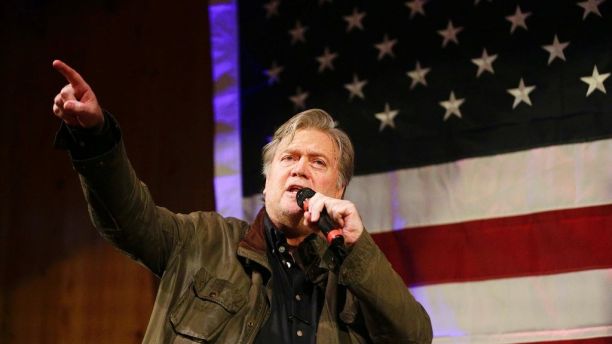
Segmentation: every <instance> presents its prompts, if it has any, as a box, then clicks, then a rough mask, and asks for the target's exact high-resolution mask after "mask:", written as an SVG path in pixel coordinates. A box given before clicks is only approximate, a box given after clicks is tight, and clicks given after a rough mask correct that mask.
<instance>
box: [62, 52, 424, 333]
mask: <svg viewBox="0 0 612 344" xmlns="http://www.w3.org/2000/svg"><path fill="white" fill-rule="evenodd" d="M53 66H54V68H55V69H57V70H58V71H59V72H60V73H61V74H62V75H64V77H65V78H66V79H67V80H68V82H69V84H68V85H66V86H65V87H64V88H63V89H62V90H61V92H60V93H59V94H58V95H57V96H56V97H55V100H54V104H53V113H54V114H55V115H56V116H57V117H59V118H61V119H62V120H63V122H64V125H62V127H61V128H60V131H59V133H58V137H57V141H56V144H57V145H58V146H60V147H64V148H66V149H68V150H69V151H70V154H71V157H72V159H73V164H74V166H75V169H76V170H77V172H78V173H79V175H80V178H81V182H82V185H83V190H84V193H85V197H86V199H87V201H88V202H89V205H90V207H89V209H90V213H91V217H92V220H93V222H94V224H95V226H96V228H97V229H98V230H99V231H100V233H101V235H102V236H104V237H105V238H106V239H108V240H110V241H111V242H112V243H113V244H114V245H115V246H117V247H119V248H120V249H122V250H124V251H125V252H126V253H128V254H129V255H130V256H131V257H133V258H134V259H136V260H138V261H139V262H141V263H142V264H144V265H145V266H146V267H148V268H149V269H150V270H151V271H152V272H153V273H155V274H156V275H157V276H159V277H160V278H161V281H160V286H159V291H158V295H157V299H156V301H155V306H154V309H153V314H152V315H151V319H150V322H149V326H148V329H147V333H146V335H145V338H144V342H147V343H192V342H206V343H370V342H374V343H429V342H431V340H432V329H431V323H430V320H429V317H428V315H427V313H426V311H425V310H424V309H423V308H422V307H421V305H420V304H419V303H418V302H416V301H415V299H414V298H413V297H412V295H410V292H409V291H408V289H407V288H406V287H405V285H404V283H403V281H402V280H401V278H400V277H399V276H398V275H397V273H395V271H393V269H392V268H391V266H390V264H389V262H388V261H387V260H386V258H385V256H384V254H383V253H382V252H381V251H380V250H379V249H378V247H377V246H376V245H375V243H374V242H373V240H372V238H371V237H370V235H369V234H368V233H367V232H366V231H365V230H364V228H363V224H362V221H361V218H360V216H359V213H358V211H357V209H356V208H355V205H354V204H353V203H351V202H350V201H347V200H343V199H341V198H342V196H343V194H344V191H345V189H346V186H347V184H348V182H349V180H350V178H351V176H352V171H353V154H354V153H353V148H352V145H351V143H350V140H349V138H348V137H347V136H346V134H345V133H343V132H342V131H340V130H338V129H335V128H334V124H333V120H332V118H331V117H330V116H329V115H328V114H327V113H325V112H324V111H322V110H309V111H305V112H303V113H300V114H298V115H296V116H294V117H293V118H291V119H290V120H289V121H288V122H286V123H285V124H284V125H283V126H281V127H280V128H279V129H278V130H277V131H276V133H275V135H274V137H273V140H272V141H271V142H270V144H268V145H266V147H264V150H263V160H264V168H263V170H264V175H265V177H266V183H265V189H264V199H265V206H264V208H263V209H262V210H261V211H260V213H259V215H258V216H257V218H256V219H255V221H254V223H253V224H251V225H249V224H247V223H246V222H244V221H241V220H238V219H235V218H223V217H222V216H220V215H219V214H217V213H214V212H195V213H191V214H174V213H172V212H170V211H168V210H167V209H165V208H161V207H158V206H156V205H155V204H154V202H153V200H152V198H151V196H150V194H149V192H148V190H147V188H146V186H145V185H144V184H142V183H141V182H140V181H139V180H138V179H137V177H136V175H135V173H134V171H133V169H132V167H131V166H130V163H129V161H128V160H127V156H126V154H125V150H124V146H123V143H122V140H121V132H120V130H119V128H118V125H117V123H116V122H115V120H114V119H113V118H112V117H111V116H110V115H109V114H108V113H105V112H103V111H102V109H101V107H100V105H99V104H98V102H97V100H96V96H95V94H94V93H93V91H92V89H91V88H90V87H89V85H87V83H86V82H85V81H84V80H83V79H82V77H81V76H80V75H79V74H78V73H77V72H76V71H75V70H73V69H72V68H70V67H69V66H68V65H66V64H64V63H63V62H61V61H54V62H53ZM306 187H308V188H311V189H313V190H315V191H316V194H315V195H314V196H312V197H311V198H310V199H309V200H307V202H306V207H307V211H303V210H302V209H301V208H300V207H299V206H298V205H297V203H296V193H297V192H298V190H300V189H303V188H306ZM323 210H325V211H326V212H327V214H328V215H329V217H330V218H331V219H332V220H333V222H335V223H336V224H337V225H338V227H339V229H340V230H341V232H342V235H343V237H344V242H345V246H344V247H342V248H341V249H343V250H345V254H346V256H345V257H344V256H343V257H340V256H338V255H337V252H336V253H334V252H332V250H330V248H329V246H328V244H327V242H326V240H325V239H324V237H323V236H322V234H321V233H320V230H319V228H318V226H317V221H318V220H319V218H320V217H321V216H323V215H322V214H323ZM340 258H342V259H340Z"/></svg>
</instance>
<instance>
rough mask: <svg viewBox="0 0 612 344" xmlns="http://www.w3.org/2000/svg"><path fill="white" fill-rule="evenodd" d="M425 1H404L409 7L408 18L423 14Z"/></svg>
mask: <svg viewBox="0 0 612 344" xmlns="http://www.w3.org/2000/svg"><path fill="white" fill-rule="evenodd" d="M425 3H427V0H412V1H408V2H406V7H408V8H409V9H410V19H412V18H414V17H415V16H416V15H417V14H420V15H422V16H425V8H423V6H424V5H425Z"/></svg>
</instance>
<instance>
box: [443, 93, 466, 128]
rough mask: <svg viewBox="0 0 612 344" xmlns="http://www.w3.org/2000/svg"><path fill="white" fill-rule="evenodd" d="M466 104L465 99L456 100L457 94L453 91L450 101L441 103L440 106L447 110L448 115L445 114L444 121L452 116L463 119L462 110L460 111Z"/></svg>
mask: <svg viewBox="0 0 612 344" xmlns="http://www.w3.org/2000/svg"><path fill="white" fill-rule="evenodd" d="M464 102H465V98H461V99H456V98H455V92H453V91H451V93H450V99H449V100H445V101H441V102H440V106H442V107H443V108H445V109H446V113H444V120H445V121H446V120H447V119H448V118H449V117H450V116H452V115H455V116H457V117H459V118H461V110H459V107H460V106H461V105H462V104H463V103H464Z"/></svg>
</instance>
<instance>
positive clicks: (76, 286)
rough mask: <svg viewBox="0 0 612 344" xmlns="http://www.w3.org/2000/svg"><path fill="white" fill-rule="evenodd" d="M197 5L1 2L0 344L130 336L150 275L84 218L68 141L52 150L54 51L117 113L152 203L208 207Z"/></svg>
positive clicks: (206, 117) (207, 131)
mask: <svg viewBox="0 0 612 344" xmlns="http://www.w3.org/2000/svg"><path fill="white" fill-rule="evenodd" d="M207 6H208V3H207V2H206V1H196V0H186V1H178V2H161V1H153V2H151V1H144V0H126V1H118V0H94V1H77V0H56V1H53V0H48V1H43V0H22V1H18V0H3V1H2V2H1V4H0V9H1V17H0V30H1V33H0V39H1V40H0V42H1V49H2V52H1V54H0V57H1V59H0V78H1V79H0V80H1V85H2V86H1V92H0V114H1V116H2V120H1V122H0V128H1V129H0V130H1V133H0V140H1V145H0V147H1V148H0V164H1V165H0V287H1V292H0V343H94V342H103V343H139V342H140V341H141V340H142V336H143V334H144V331H145V329H146V325H147V322H148V319H149V315H150V312H151V308H152V305H153V301H154V298H155V290H156V283H157V282H156V281H155V278H154V277H153V276H152V274H150V273H149V272H148V271H147V270H146V269H145V268H143V267H142V266H140V265H138V264H136V263H134V262H132V261H131V260H130V259H129V258H127V257H126V256H124V255H122V254H121V253H120V252H118V251H117V250H116V249H114V248H112V247H111V246H110V245H109V244H108V243H106V242H104V241H103V240H102V239H101V238H100V237H99V236H98V235H97V233H96V232H95V230H94V229H93V227H92V225H91V224H90V222H89V218H88V215H87V210H86V205H85V202H84V200H83V196H82V194H81V189H80V185H79V183H78V180H77V177H76V173H75V171H74V170H73V169H72V166H71V164H70V161H69V158H68V156H67V154H66V152H63V151H58V150H55V149H54V148H53V147H52V142H53V138H54V135H55V132H56V130H57V128H58V126H59V120H58V119H57V118H55V117H54V116H53V114H52V111H51V108H52V101H53V97H54V96H55V94H56V93H57V92H58V91H59V90H60V89H61V87H63V85H64V84H65V83H66V82H65V80H64V79H63V78H62V77H61V75H60V74H58V73H57V72H55V70H53V68H52V67H51V62H52V61H53V59H62V60H63V61H65V62H67V63H68V64H69V65H71V66H72V67H74V68H75V69H76V70H78V71H79V72H80V73H81V75H82V76H83V77H84V78H85V79H86V80H87V81H88V82H89V84H90V85H91V86H92V87H93V89H94V91H95V92H96V94H97V96H98V100H99V101H100V103H101V104H102V106H103V107H104V108H105V109H107V110H109V111H111V112H112V113H113V114H114V115H115V117H116V118H117V119H118V120H119V122H120V124H121V126H122V129H123V132H124V137H125V142H126V146H127V150H128V154H129V156H130V158H131V160H132V163H133V165H134V167H135V169H136V171H137V172H138V173H139V176H140V178H141V179H142V180H143V181H144V182H145V183H147V185H148V186H149V188H150V189H151V192H152V194H153V196H154V197H155V199H156V201H157V203H158V204H160V205H163V206H166V207H168V208H169V209H171V210H173V211H177V212H189V211H193V210H211V209H213V208H214V204H213V199H214V198H213V189H212V173H213V168H212V156H213V155H212V153H213V152H212V141H213V137H212V136H213V117H212V101H211V94H212V81H211V71H210V51H209V50H210V49H209V28H208V9H207Z"/></svg>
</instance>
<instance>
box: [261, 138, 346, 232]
mask: <svg viewBox="0 0 612 344" xmlns="http://www.w3.org/2000/svg"><path fill="white" fill-rule="evenodd" d="M289 140H290V138H285V139H283V140H282V141H281V142H280V143H279V145H278V147H277V149H276V152H275V154H274V158H273V159H272V162H271V163H270V166H269V168H268V175H267V177H266V186H265V189H264V197H265V205H266V211H267V213H268V216H269V217H270V219H271V220H272V222H273V223H274V224H275V225H276V226H277V227H281V228H286V227H296V225H297V224H299V223H300V222H301V218H302V210H301V209H300V207H299V206H298V205H297V203H296V201H295V196H296V193H297V191H298V190H299V189H301V188H304V187H309V188H311V189H313V190H314V191H316V192H319V193H322V194H324V195H326V196H329V197H333V198H340V197H341V196H342V192H343V189H344V188H340V187H338V183H337V182H338V176H339V172H338V156H337V155H338V150H337V148H336V146H335V144H334V142H333V141H332V139H331V137H329V136H328V135H327V134H325V133H323V132H321V131H319V130H316V129H301V130H298V131H297V132H296V133H295V136H294V137H293V140H292V141H289ZM294 229H296V230H297V228H294Z"/></svg>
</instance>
